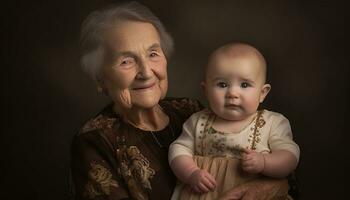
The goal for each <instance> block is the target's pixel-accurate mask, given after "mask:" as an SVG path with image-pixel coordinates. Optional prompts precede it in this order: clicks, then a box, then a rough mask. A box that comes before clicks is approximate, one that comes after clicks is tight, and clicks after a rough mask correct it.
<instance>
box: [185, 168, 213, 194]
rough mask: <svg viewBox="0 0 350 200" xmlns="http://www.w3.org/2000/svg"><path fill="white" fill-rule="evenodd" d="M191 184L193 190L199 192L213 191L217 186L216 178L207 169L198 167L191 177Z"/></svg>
mask: <svg viewBox="0 0 350 200" xmlns="http://www.w3.org/2000/svg"><path fill="white" fill-rule="evenodd" d="M188 183H189V185H190V186H191V188H192V190H194V191H195V192H197V193H206V192H209V191H212V190H214V189H215V187H216V181H215V178H214V177H213V176H212V175H211V174H209V173H208V172H207V171H206V170H203V169H197V170H196V171H194V172H193V173H192V174H191V176H190V178H189V182H188Z"/></svg>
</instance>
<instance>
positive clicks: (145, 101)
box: [130, 86, 166, 108]
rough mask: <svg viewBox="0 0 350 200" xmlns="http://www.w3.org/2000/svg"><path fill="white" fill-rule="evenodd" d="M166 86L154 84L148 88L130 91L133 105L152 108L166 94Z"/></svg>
mask: <svg viewBox="0 0 350 200" xmlns="http://www.w3.org/2000/svg"><path fill="white" fill-rule="evenodd" d="M165 92H166V91H164V88H161V87H157V86H154V87H153V88H149V89H147V90H133V91H131V92H130V98H131V104H132V105H131V106H136V107H140V108H152V107H154V106H156V105H157V104H158V103H159V101H160V100H161V99H162V98H163V97H164V96H165Z"/></svg>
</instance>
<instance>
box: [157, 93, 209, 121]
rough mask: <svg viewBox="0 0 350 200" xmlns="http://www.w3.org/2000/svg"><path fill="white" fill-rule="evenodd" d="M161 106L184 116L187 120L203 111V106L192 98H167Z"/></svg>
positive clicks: (161, 102) (162, 101)
mask: <svg viewBox="0 0 350 200" xmlns="http://www.w3.org/2000/svg"><path fill="white" fill-rule="evenodd" d="M159 104H160V105H161V106H162V107H163V108H164V109H166V110H168V111H171V112H175V113H178V114H180V115H183V116H184V117H186V118H188V117H189V116H191V115H192V114H193V113H196V112H198V111H200V110H202V109H203V106H202V104H201V103H200V102H199V101H198V100H196V99H192V98H175V97H166V98H165V99H163V100H161V101H160V102H159Z"/></svg>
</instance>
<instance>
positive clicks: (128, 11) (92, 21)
mask: <svg viewBox="0 0 350 200" xmlns="http://www.w3.org/2000/svg"><path fill="white" fill-rule="evenodd" d="M123 21H139V22H147V23H150V24H152V25H153V26H154V27H155V29H156V30H157V32H158V34H159V37H160V45H161V48H162V50H163V51H164V54H165V56H166V58H169V57H170V55H171V53H172V51H173V48H174V47H173V46H174V44H173V39H172V37H171V36H170V34H169V33H168V32H167V31H166V30H165V27H164V26H163V24H162V23H161V22H160V20H159V19H158V18H157V17H156V16H155V15H154V14H153V13H152V12H151V11H150V10H149V9H148V8H147V7H145V6H143V5H141V4H140V3H138V2H134V1H132V2H129V3H125V4H121V5H113V6H110V7H108V8H105V9H102V10H98V11H94V12H92V13H91V14H90V15H89V16H88V17H87V18H86V19H85V21H84V22H83V24H82V28H81V36H80V39H81V47H82V57H81V65H82V68H83V70H84V71H85V72H86V73H87V74H88V75H90V77H91V78H92V79H94V80H97V79H98V76H99V72H100V67H101V65H102V62H103V60H102V59H103V51H104V50H103V47H102V43H103V35H104V33H105V31H106V30H107V29H109V28H111V27H116V24H118V23H120V22H123Z"/></svg>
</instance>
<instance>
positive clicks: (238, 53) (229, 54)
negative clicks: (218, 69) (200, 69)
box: [206, 43, 266, 83]
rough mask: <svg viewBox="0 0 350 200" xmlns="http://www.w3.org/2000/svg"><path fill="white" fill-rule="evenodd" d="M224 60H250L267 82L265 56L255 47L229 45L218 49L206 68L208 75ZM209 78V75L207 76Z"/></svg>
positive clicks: (239, 44) (236, 44)
mask: <svg viewBox="0 0 350 200" xmlns="http://www.w3.org/2000/svg"><path fill="white" fill-rule="evenodd" d="M223 58H229V59H232V60H234V59H238V58H239V59H248V60H250V62H251V63H253V64H254V66H255V68H256V70H258V71H259V74H260V75H261V78H262V81H263V83H265V81H266V61H265V58H264V56H263V55H262V54H261V53H260V52H259V51H258V50H257V49H256V48H254V47H253V46H251V45H248V44H244V43H229V44H226V45H224V46H222V47H220V48H218V49H216V50H215V51H214V52H213V53H212V54H211V55H210V56H209V61H208V65H207V68H206V74H208V73H210V72H209V71H210V70H211V68H213V67H215V66H216V65H217V63H218V62H220V61H221V60H222V59H223ZM206 76H207V75H206Z"/></svg>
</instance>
